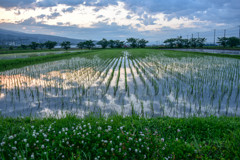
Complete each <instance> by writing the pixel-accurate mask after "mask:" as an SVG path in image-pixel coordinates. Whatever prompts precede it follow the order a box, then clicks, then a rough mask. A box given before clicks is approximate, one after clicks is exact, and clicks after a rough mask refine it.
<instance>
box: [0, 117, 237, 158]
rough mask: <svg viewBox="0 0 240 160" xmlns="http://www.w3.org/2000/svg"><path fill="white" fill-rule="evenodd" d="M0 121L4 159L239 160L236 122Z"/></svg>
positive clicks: (129, 119) (214, 119) (227, 119)
mask: <svg viewBox="0 0 240 160" xmlns="http://www.w3.org/2000/svg"><path fill="white" fill-rule="evenodd" d="M0 119H1V120H0V142H1V145H0V149H1V151H0V153H1V154H0V155H1V158H2V159H14V158H13V157H15V158H16V159H23V158H27V159H31V155H34V158H35V159H144V158H146V159H164V158H169V159H221V158H222V159H239V158H240V136H239V135H240V118H239V117H219V118H218V117H205V118H196V117H192V118H169V117H165V118H160V117H159V118H141V117H138V116H133V117H125V118H124V117H122V116H112V117H109V118H108V119H106V118H101V117H100V118H99V117H95V116H88V117H86V118H83V119H81V118H77V117H75V116H67V117H65V118H61V119H57V118H44V119H33V118H28V117H27V118H0ZM15 147H16V148H15ZM15 149H16V150H15ZM19 157H21V158H19ZM63 157H64V158H63Z"/></svg>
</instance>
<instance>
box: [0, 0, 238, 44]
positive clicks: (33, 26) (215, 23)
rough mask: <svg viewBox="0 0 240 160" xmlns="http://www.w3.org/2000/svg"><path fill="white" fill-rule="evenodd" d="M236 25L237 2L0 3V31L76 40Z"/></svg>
mask: <svg viewBox="0 0 240 160" xmlns="http://www.w3.org/2000/svg"><path fill="white" fill-rule="evenodd" d="M239 25H240V2H239V0H164V1H163V0H0V28H2V29H9V30H14V31H21V32H25V33H38V34H39V33H40V34H51V35H57V36H64V37H69V38H77V39H94V40H100V39H102V38H103V37H104V38H107V39H120V40H125V39H126V38H128V37H136V38H145V39H147V40H149V41H150V42H152V43H161V42H162V41H163V40H164V39H166V38H170V37H177V36H180V35H181V36H183V37H185V38H187V36H189V37H190V36H192V34H193V35H194V36H196V35H197V33H198V32H200V36H201V35H202V36H203V35H204V34H205V36H206V37H207V36H212V34H213V30H214V29H217V31H219V32H218V33H219V34H220V33H221V32H222V30H223V29H230V31H231V29H233V30H234V29H236V31H237V30H238V26H239ZM231 32H233V31H231ZM227 33H228V30H227ZM229 33H230V32H229ZM236 33H237V32H236ZM234 34H235V33H234ZM236 36H238V34H237V35H236ZM207 38H208V37H207ZM208 39H210V38H208ZM209 41H211V40H209Z"/></svg>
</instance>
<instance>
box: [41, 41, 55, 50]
mask: <svg viewBox="0 0 240 160" xmlns="http://www.w3.org/2000/svg"><path fill="white" fill-rule="evenodd" d="M44 44H45V46H46V48H47V49H52V48H54V47H55V46H56V45H57V42H54V41H47V42H45V43H44Z"/></svg>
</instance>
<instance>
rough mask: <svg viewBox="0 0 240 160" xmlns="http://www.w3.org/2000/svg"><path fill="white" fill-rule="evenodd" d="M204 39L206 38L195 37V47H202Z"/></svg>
mask: <svg viewBox="0 0 240 160" xmlns="http://www.w3.org/2000/svg"><path fill="white" fill-rule="evenodd" d="M205 41H206V38H197V47H200V48H202V47H203V46H204V43H205Z"/></svg>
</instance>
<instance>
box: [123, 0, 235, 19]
mask: <svg viewBox="0 0 240 160" xmlns="http://www.w3.org/2000/svg"><path fill="white" fill-rule="evenodd" d="M122 1H124V2H126V3H125V5H126V8H127V9H128V10H131V11H133V12H135V13H137V14H139V15H142V14H143V12H144V11H146V12H148V13H150V14H155V13H160V12H161V13H164V14H167V15H168V19H169V20H170V19H172V18H180V17H188V18H190V19H193V18H194V17H196V18H199V19H200V20H209V21H213V22H220V23H229V22H230V23H231V22H232V23H234V22H236V21H238V22H239V21H240V12H239V10H240V3H239V0H218V1H216V0H201V1H198V0H168V1H162V0H131V1H128V0H122Z"/></svg>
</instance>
